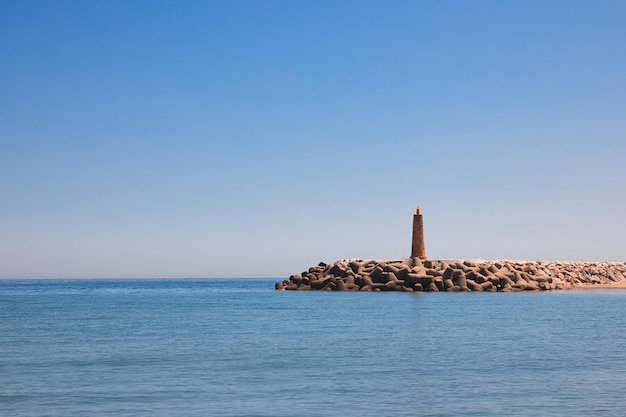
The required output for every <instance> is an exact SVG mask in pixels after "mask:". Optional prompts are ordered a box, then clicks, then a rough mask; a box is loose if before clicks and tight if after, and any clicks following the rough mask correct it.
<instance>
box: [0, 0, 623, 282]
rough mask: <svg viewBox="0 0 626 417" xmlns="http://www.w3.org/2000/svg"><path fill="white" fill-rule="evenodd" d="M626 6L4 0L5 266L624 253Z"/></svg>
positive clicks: (264, 270)
mask: <svg viewBox="0 0 626 417" xmlns="http://www.w3.org/2000/svg"><path fill="white" fill-rule="evenodd" d="M625 15H626V3H625V2H621V1H602V2H590V1H567V2H565V1H552V2H536V1H527V2H515V3H513V2H499V1H475V2H457V1H394V2H391V3H383V2H373V1H363V2H350V1H346V2H330V1H317V2H288V1H266V2H244V1H234V2H217V1H207V2H204V1H189V2H183V3H177V2H169V1H156V2H131V3H128V2H119V1H107V2H81V1H64V2H44V1H31V2H23V1H4V2H2V4H0V48H1V50H2V51H3V54H2V58H0V62H1V64H2V65H1V66H0V68H1V69H0V91H2V94H0V195H1V196H2V204H0V278H139V277H150V278H160V277H163V278H170V277H171V278H177V277H181V278H202V277H215V278H228V277H268V278H274V277H286V276H289V275H291V274H293V273H298V272H301V271H303V270H305V269H308V267H309V266H312V265H316V264H317V263H318V262H320V261H325V262H334V261H336V260H338V259H347V258H361V259H393V258H403V257H406V256H409V255H410V249H411V241H410V239H411V222H412V215H413V212H414V210H415V207H417V206H419V207H421V208H422V212H423V215H424V223H425V235H426V249H427V254H428V256H429V257H430V258H432V259H475V258H482V259H528V260H540V259H541V260H562V261H568V260H572V261H616V262H624V261H626V240H625V239H624V236H626V222H624V220H623V216H624V213H625V212H626V192H625V191H624V184H625V183H626V164H625V163H624V161H623V157H624V155H625V154H626V117H624V109H625V108H626V77H625V76H624V74H626V55H625V54H624V52H623V45H622V44H623V40H624V39H626V26H625V25H624V23H623V18H624V16H625Z"/></svg>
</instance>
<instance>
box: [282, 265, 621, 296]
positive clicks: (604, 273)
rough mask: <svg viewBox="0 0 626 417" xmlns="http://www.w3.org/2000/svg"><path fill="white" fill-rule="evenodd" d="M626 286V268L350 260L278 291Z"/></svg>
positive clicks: (289, 282)
mask: <svg viewBox="0 0 626 417" xmlns="http://www.w3.org/2000/svg"><path fill="white" fill-rule="evenodd" d="M621 284H623V285H626V263H620V262H555V261H511V260H497V261H487V260H460V261H455V260H422V259H419V258H417V257H415V258H404V259H397V260H372V259H370V260H362V259H347V260H340V261H337V262H335V263H331V264H327V263H324V262H320V263H319V265H317V266H313V267H311V268H309V269H308V270H307V271H304V272H302V273H301V274H295V275H292V276H290V277H289V279H287V280H284V281H282V282H277V283H276V285H275V288H276V289H277V290H301V291H306V290H322V291H332V290H334V291H408V292H412V291H503V292H505V291H545V290H560V289H569V288H578V287H593V286H612V285H621Z"/></svg>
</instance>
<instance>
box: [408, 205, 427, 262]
mask: <svg viewBox="0 0 626 417" xmlns="http://www.w3.org/2000/svg"><path fill="white" fill-rule="evenodd" d="M411 258H420V259H426V244H425V243H424V219H423V218H422V212H421V210H420V208H419V207H418V208H417V210H415V214H414V215H413V245H412V246H411Z"/></svg>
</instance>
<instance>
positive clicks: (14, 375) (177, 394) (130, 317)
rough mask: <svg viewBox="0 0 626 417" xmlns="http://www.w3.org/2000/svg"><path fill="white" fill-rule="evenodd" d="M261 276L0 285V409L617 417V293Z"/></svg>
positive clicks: (625, 351)
mask: <svg viewBox="0 0 626 417" xmlns="http://www.w3.org/2000/svg"><path fill="white" fill-rule="evenodd" d="M274 281H275V280H258V279H248V280H97V281H93V280H78V281H77V280H58V281H55V280H50V281H29V280H22V281H0V415H1V416H232V417H234V416H240V417H243V416H246V417H252V416H267V417H281V416H285V417H287V416H294V417H295V416H298V417H300V416H302V417H305V416H311V417H313V416H342V417H346V416H347V417H351V416H354V417H357V416H358V417H363V416H372V417H373V416H376V417H381V416H387V417H395V416H573V415H576V416H623V415H624V413H625V411H624V410H626V396H625V395H624V393H625V392H626V292H625V291H620V290H612V291H587V292H547V293H426V294H424V293H421V294H408V293H352V292H343V293H335V292H275V291H274V290H273V284H274Z"/></svg>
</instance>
